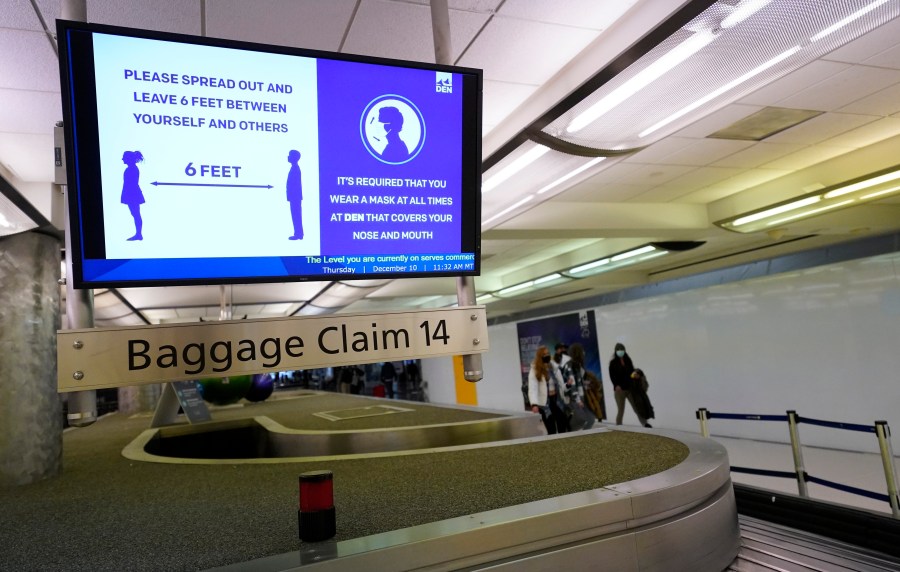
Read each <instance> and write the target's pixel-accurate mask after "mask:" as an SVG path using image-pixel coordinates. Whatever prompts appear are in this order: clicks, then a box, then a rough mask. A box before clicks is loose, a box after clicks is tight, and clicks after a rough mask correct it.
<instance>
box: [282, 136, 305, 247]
mask: <svg viewBox="0 0 900 572" xmlns="http://www.w3.org/2000/svg"><path fill="white" fill-rule="evenodd" d="M287 160H288V163H290V164H291V168H290V170H289V171H288V176H287V185H286V186H287V200H288V202H289V203H290V205H291V220H292V221H293V223H294V234H292V235H291V236H290V237H289V238H288V240H300V239H302V238H303V209H302V208H301V203H302V202H303V177H302V176H301V174H300V165H299V163H300V151H297V150H294V149H292V150H291V151H290V153H288V157H287Z"/></svg>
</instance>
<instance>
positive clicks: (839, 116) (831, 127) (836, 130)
mask: <svg viewBox="0 0 900 572" xmlns="http://www.w3.org/2000/svg"><path fill="white" fill-rule="evenodd" d="M877 119H878V118H877V117H873V116H871V115H853V114H850V113H823V114H822V115H819V116H818V117H813V118H812V119H810V120H809V121H804V122H803V123H801V124H799V125H795V126H794V127H791V128H790V129H787V130H785V131H782V132H781V133H776V134H775V135H772V136H771V137H769V138H767V139H766V141H768V142H771V143H796V144H799V145H813V144H815V143H818V142H819V141H825V140H826V139H830V138H832V137H835V136H837V135H840V134H841V133H846V132H847V131H851V130H853V129H856V128H857V127H862V126H863V125H865V124H867V123H872V122H873V121H876V120H877Z"/></svg>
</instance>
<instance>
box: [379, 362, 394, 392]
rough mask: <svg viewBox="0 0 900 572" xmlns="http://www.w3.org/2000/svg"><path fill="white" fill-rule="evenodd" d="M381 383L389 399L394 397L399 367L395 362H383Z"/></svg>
mask: <svg viewBox="0 0 900 572" xmlns="http://www.w3.org/2000/svg"><path fill="white" fill-rule="evenodd" d="M380 377H381V383H382V385H384V392H385V394H386V396H387V398H388V399H394V386H395V385H396V384H397V369H396V368H395V367H394V364H393V362H389V361H386V362H384V363H382V364H381V376H380Z"/></svg>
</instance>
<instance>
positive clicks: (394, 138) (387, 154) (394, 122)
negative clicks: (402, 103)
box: [378, 107, 409, 163]
mask: <svg viewBox="0 0 900 572" xmlns="http://www.w3.org/2000/svg"><path fill="white" fill-rule="evenodd" d="M378 122H379V123H384V131H385V137H386V139H387V145H385V147H384V151H382V152H381V158H382V159H384V160H385V161H390V162H391V163H400V162H403V161H406V160H407V159H409V149H408V148H407V147H406V143H405V142H404V141H403V139H401V138H400V132H401V131H402V130H403V114H402V113H400V110H399V109H397V108H396V107H382V108H381V109H379V110H378Z"/></svg>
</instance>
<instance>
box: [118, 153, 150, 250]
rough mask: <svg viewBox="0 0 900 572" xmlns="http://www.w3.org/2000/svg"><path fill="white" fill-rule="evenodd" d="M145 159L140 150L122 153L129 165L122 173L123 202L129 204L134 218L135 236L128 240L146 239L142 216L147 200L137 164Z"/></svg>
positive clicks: (124, 161) (124, 160) (123, 158)
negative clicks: (142, 190)
mask: <svg viewBox="0 0 900 572" xmlns="http://www.w3.org/2000/svg"><path fill="white" fill-rule="evenodd" d="M143 160H144V156H143V155H142V154H141V152H140V151H125V153H123V154H122V162H123V163H125V164H126V165H128V166H127V167H125V172H124V173H123V175H122V199H121V201H122V204H125V205H128V210H130V211H131V217H132V218H133V219H134V236H132V237H131V238H129V239H128V240H144V235H143V233H142V232H143V228H144V220H143V219H142V218H141V205H142V204H144V202H146V201H145V200H144V193H142V192H141V186H140V184H139V182H140V178H141V171H140V170H139V169H138V168H137V164H138V163H140V162H141V161H143Z"/></svg>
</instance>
